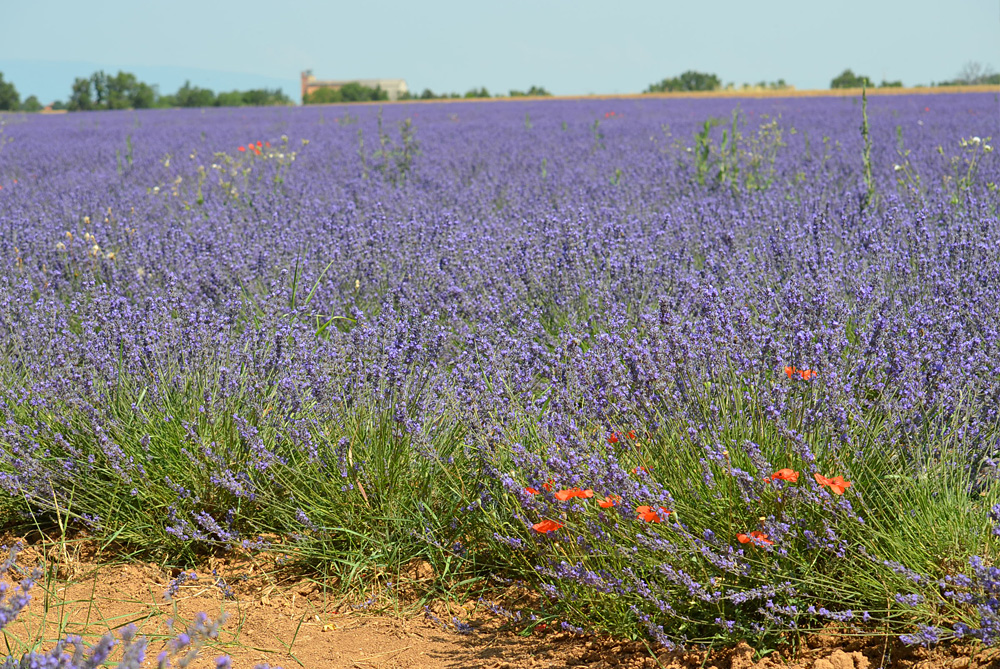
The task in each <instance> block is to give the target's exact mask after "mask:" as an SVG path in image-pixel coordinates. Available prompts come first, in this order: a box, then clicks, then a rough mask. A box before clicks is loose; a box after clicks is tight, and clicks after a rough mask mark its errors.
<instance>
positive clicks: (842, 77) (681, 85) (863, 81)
mask: <svg viewBox="0 0 1000 669" xmlns="http://www.w3.org/2000/svg"><path fill="white" fill-rule="evenodd" d="M979 84H1000V74H998V73H995V72H993V70H992V68H990V67H989V66H988V65H982V64H980V63H976V62H970V63H966V64H965V66H964V67H963V68H962V70H961V71H960V72H959V73H958V75H956V77H955V78H954V79H951V80H948V81H940V82H937V83H936V84H935V83H933V82H932V83H931V86H971V85H979ZM902 86H903V82H902V81H886V80H885V79H883V80H882V81H881V82H879V83H878V84H876V83H875V82H874V80H873V79H872V78H871V77H868V76H867V75H864V74H855V73H854V71H853V70H851V69H846V70H844V71H843V72H841V73H840V74H838V75H837V76H836V77H834V78H833V79H832V80H831V81H830V88H863V87H864V88H901V87H902ZM740 88H742V89H757V90H760V89H765V90H783V89H787V88H791V86H789V85H788V84H786V83H785V80H784V79H778V80H777V81H771V82H766V81H761V82H759V83H757V84H742V85H741V86H735V85H734V84H726V85H725V86H723V85H722V80H721V79H719V77H718V75H715V74H708V73H705V72H697V71H695V70H688V71H687V72H684V73H683V74H680V75H678V76H676V77H668V78H666V79H663V80H662V81H659V82H657V83H655V84H650V85H649V87H648V88H646V90H645V91H643V92H644V93H670V92H682V91H719V90H739V89H740Z"/></svg>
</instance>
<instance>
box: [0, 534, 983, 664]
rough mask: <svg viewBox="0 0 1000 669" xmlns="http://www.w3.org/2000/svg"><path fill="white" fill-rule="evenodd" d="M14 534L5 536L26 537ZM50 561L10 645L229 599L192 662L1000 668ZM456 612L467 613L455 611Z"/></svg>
mask: <svg viewBox="0 0 1000 669" xmlns="http://www.w3.org/2000/svg"><path fill="white" fill-rule="evenodd" d="M2 539H3V541H2V543H4V544H6V545H11V543H13V541H14V538H10V537H3V538H2ZM39 562H44V564H45V565H46V576H45V577H44V578H42V579H41V580H40V581H39V583H38V584H37V585H36V587H35V589H33V590H32V595H33V597H32V602H31V604H30V605H29V607H28V609H27V611H26V612H25V613H23V614H22V615H21V616H20V617H19V618H18V619H17V620H15V621H14V622H13V623H11V624H9V625H8V626H7V627H6V628H4V630H3V632H2V633H3V636H4V641H5V642H6V648H5V652H4V653H3V654H4V655H6V654H11V655H14V656H15V657H18V658H19V657H20V655H21V653H23V652H24V651H25V650H28V649H29V646H28V645H27V644H28V643H30V641H31V640H39V639H40V640H42V641H41V643H40V647H41V648H42V649H47V648H50V647H51V645H52V642H53V641H54V640H55V639H58V638H60V637H61V636H62V635H64V634H79V635H81V636H83V637H84V639H85V640H87V641H89V642H91V643H92V642H93V641H94V640H96V638H97V637H99V636H100V635H101V634H103V633H105V632H107V631H108V630H109V629H117V628H120V627H123V626H124V625H126V624H128V623H135V624H136V626H137V627H138V628H139V633H140V634H141V635H145V636H146V637H147V638H149V639H150V645H149V650H148V652H147V657H148V659H147V663H146V665H144V666H150V667H154V666H156V656H157V653H158V652H159V651H160V650H161V649H162V648H163V647H164V641H165V639H166V638H168V637H170V636H172V634H171V632H170V630H169V628H168V626H167V625H168V620H170V619H175V620H176V621H178V622H177V627H178V628H182V627H183V626H184V624H185V623H186V622H187V621H190V620H192V619H193V618H194V616H195V614H196V613H197V612H199V611H204V612H205V613H207V614H208V615H209V617H210V618H215V617H217V616H218V615H219V614H220V613H221V612H223V611H225V612H226V613H228V615H229V618H228V620H227V621H226V623H225V625H224V626H223V628H222V631H221V633H220V635H219V639H218V641H216V642H214V643H212V644H211V645H210V646H206V648H205V649H204V650H203V652H202V657H201V658H200V659H199V660H197V661H195V662H194V663H192V664H191V665H189V666H190V667H192V669H197V668H208V667H213V668H214V667H215V666H216V665H215V658H217V657H219V656H220V655H223V654H227V655H230V656H231V657H232V659H233V667H235V668H236V669H244V668H246V669H251V668H252V667H254V666H255V665H257V664H259V663H269V664H270V665H271V666H272V667H274V666H281V667H284V668H285V669H292V668H294V667H305V668H307V669H313V668H316V669H326V668H328V667H329V668H339V667H355V668H358V669H374V668H385V669H403V668H410V667H429V668H440V669H444V668H454V669H458V668H465V667H470V668H477V667H479V668H483V669H515V668H517V669H520V668H525V667H530V668H542V667H592V668H595V669H597V668H605V667H621V668H626V667H628V668H635V669H640V668H642V669H646V668H649V669H652V668H654V667H663V668H664V669H778V668H779V667H784V668H787V669H877V668H883V667H884V668H885V669H889V668H892V669H896V668H900V669H980V668H985V667H998V668H1000V650H983V649H981V648H974V647H954V646H950V647H944V648H936V649H933V650H925V649H921V648H917V649H910V648H905V647H904V646H902V645H901V644H899V643H898V642H897V641H895V640H892V639H870V638H865V639H856V640H850V639H845V638H844V637H835V636H823V635H817V636H815V637H812V638H810V639H808V640H807V643H806V644H805V645H804V646H803V647H800V648H799V650H798V653H797V654H795V655H792V654H791V653H789V652H788V651H781V650H778V651H775V652H772V653H770V654H767V655H766V656H765V657H763V658H758V657H757V654H756V653H755V651H754V649H753V648H751V647H750V646H748V645H746V644H740V645H738V646H737V647H735V648H729V649H724V650H718V651H714V652H711V653H705V652H682V653H666V652H660V653H657V654H656V655H654V654H651V652H650V651H649V650H648V649H647V647H646V646H645V645H644V644H642V643H637V642H630V641H622V640H616V639H610V638H603V637H597V636H589V635H577V634H572V633H567V632H562V631H559V630H548V629H545V630H536V631H534V632H533V633H531V634H530V635H528V636H521V635H518V634H517V633H516V632H515V631H513V630H510V629H508V627H507V626H505V624H504V623H505V622H506V621H505V620H504V619H503V618H502V617H501V616H498V615H497V614H495V613H493V612H492V611H491V610H490V607H489V606H488V605H487V604H485V603H483V602H478V601H468V602H454V601H452V602H443V601H439V602H435V603H434V604H433V605H431V606H429V607H428V609H427V610H425V609H423V608H422V607H417V608H413V607H410V608H408V609H405V610H404V609H399V608H393V607H392V606H391V604H388V605H387V604H386V603H385V602H384V601H382V600H388V599H390V598H385V597H379V596H377V593H376V596H375V597H372V598H370V599H369V600H368V601H360V602H359V601H357V600H353V601H348V600H345V599H339V598H337V597H336V596H334V595H332V594H330V593H328V592H326V591H325V590H324V588H323V587H322V586H321V585H320V584H318V583H316V582H314V581H310V580H303V579H301V578H293V577H291V576H290V575H282V573H281V570H280V569H275V566H274V564H273V563H272V564H270V565H268V564H264V563H263V562H262V561H260V560H259V559H258V558H255V557H253V556H249V555H247V556H242V557H230V558H227V559H225V560H210V561H209V563H208V564H206V565H205V568H204V569H202V570H200V571H198V572H197V574H198V578H197V579H196V580H187V581H185V582H183V583H181V584H178V585H177V587H176V591H175V593H174V594H173V596H172V598H171V599H170V600H169V601H168V600H166V599H165V597H164V593H165V592H166V591H167V589H168V588H169V587H170V586H171V583H172V582H176V580H177V577H178V576H180V571H179V570H170V571H166V570H163V569H161V568H160V567H159V566H157V565H153V564H136V563H132V564H122V563H117V564H115V563H109V562H108V561H107V560H101V559H97V556H96V553H95V551H94V546H93V545H91V544H88V543H86V542H81V543H75V544H70V545H59V544H54V545H49V546H48V547H46V546H44V545H39V544H35V545H28V547H27V548H26V549H25V550H24V551H23V552H22V554H21V555H20V557H19V558H18V564H19V566H22V567H27V566H29V565H31V566H33V565H35V564H38V563H39ZM428 569H429V565H413V568H412V573H410V574H409V577H410V579H409V582H410V583H419V582H421V581H422V580H426V579H429V578H432V577H433V574H432V573H427V570H428ZM213 570H214V571H215V574H214V575H213V573H212V572H213ZM187 573H190V572H187ZM220 577H221V579H222V581H219V580H218V579H219V578H220ZM387 606H388V608H387ZM456 620H457V621H458V622H459V623H462V624H461V625H456V624H455V622H454V621H456ZM465 625H467V626H468V627H464V626H465ZM459 627H462V629H461V630H460V629H459Z"/></svg>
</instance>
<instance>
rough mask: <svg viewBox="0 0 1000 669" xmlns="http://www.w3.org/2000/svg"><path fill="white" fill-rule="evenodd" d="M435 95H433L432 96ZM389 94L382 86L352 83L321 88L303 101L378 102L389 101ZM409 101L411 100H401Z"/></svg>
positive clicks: (307, 103)
mask: <svg viewBox="0 0 1000 669" xmlns="http://www.w3.org/2000/svg"><path fill="white" fill-rule="evenodd" d="M432 95H433V94H432ZM388 99H389V94H388V93H387V92H385V91H383V90H382V87H381V86H376V87H375V88H371V87H370V86H364V85H362V84H359V83H358V82H356V81H351V82H348V83H346V84H344V85H343V86H341V87H340V88H339V89H334V88H319V89H317V90H315V91H313V92H312V93H309V94H308V95H306V96H305V97H304V98H303V99H302V104H305V105H314V104H330V103H333V102H377V101H379V100H388ZM401 99H409V98H401Z"/></svg>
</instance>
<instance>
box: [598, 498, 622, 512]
mask: <svg viewBox="0 0 1000 669" xmlns="http://www.w3.org/2000/svg"><path fill="white" fill-rule="evenodd" d="M621 503H622V498H621V497H620V496H619V495H608V496H607V497H605V498H604V499H602V500H601V501H600V502H598V503H597V505H598V506H599V507H601V508H602V509H610V508H611V507H613V506H617V505H618V504H621Z"/></svg>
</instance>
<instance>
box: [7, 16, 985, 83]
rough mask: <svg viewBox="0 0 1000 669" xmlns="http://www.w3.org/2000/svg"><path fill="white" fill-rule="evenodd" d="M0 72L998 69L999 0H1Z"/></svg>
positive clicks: (200, 77)
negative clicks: (970, 64) (966, 66)
mask: <svg viewBox="0 0 1000 669" xmlns="http://www.w3.org/2000/svg"><path fill="white" fill-rule="evenodd" d="M0 35H2V37H0V72H3V73H4V75H5V79H6V80H8V81H13V82H14V84H15V85H16V86H17V88H18V91H19V92H20V93H21V96H22V98H23V97H26V96H27V95H30V94H35V95H37V96H38V97H39V98H40V99H41V100H42V102H49V101H51V100H53V99H57V98H58V99H63V100H65V99H66V98H67V97H68V95H69V90H70V85H71V83H72V80H73V77H74V76H85V75H89V74H90V73H91V72H93V71H94V70H96V69H105V70H108V71H111V72H115V71H117V70H119V69H122V70H126V71H130V72H134V73H136V74H137V75H139V77H140V78H141V79H143V80H145V81H147V82H149V83H151V84H159V86H160V90H161V92H172V91H174V90H176V89H177V87H178V86H179V85H180V84H182V83H183V81H184V80H185V79H191V81H192V83H194V84H197V85H201V86H207V87H210V88H213V89H216V90H226V89H233V88H248V87H257V86H267V87H272V88H273V87H275V86H281V87H282V88H284V90H285V92H286V93H288V94H289V95H291V96H292V97H293V98H294V99H296V100H298V92H299V84H298V75H299V72H300V70H303V69H307V68H312V69H313V70H314V72H315V73H316V75H317V76H318V77H320V78H330V79H349V78H366V77H384V78H403V79H406V81H407V84H408V85H409V86H410V88H411V89H415V90H417V91H420V90H422V89H424V88H431V89H432V90H434V91H436V92H442V91H456V92H465V91H466V90H468V89H470V88H473V87H479V86H486V87H487V88H488V89H489V90H490V92H492V93H496V92H507V91H508V90H509V89H511V88H518V89H525V88H528V87H529V86H531V85H532V84H537V85H542V86H545V87H546V88H547V89H549V90H550V91H551V92H552V93H555V94H559V95H572V94H586V93H630V92H640V91H641V90H642V89H644V88H645V87H646V86H648V85H649V84H650V83H652V82H654V81H659V80H660V79H663V78H664V77H667V76H674V75H676V74H679V73H681V72H683V71H684V70H688V69H695V70H700V71H703V72H712V73H716V74H718V75H719V77H720V78H721V79H722V80H723V81H724V82H729V81H732V82H735V83H737V84H738V83H742V82H744V81H746V82H755V81H760V80H775V79H778V78H784V79H785V80H786V81H787V82H789V83H790V84H793V85H794V86H796V87H798V88H827V87H828V86H829V83H830V79H832V78H833V77H834V76H836V75H837V74H839V73H840V72H841V71H842V70H843V69H844V68H846V67H850V68H852V69H853V70H854V71H855V72H857V73H863V74H867V75H869V76H870V77H872V78H873V79H875V80H876V81H877V80H880V79H882V78H883V77H884V78H887V79H901V80H903V82H904V83H906V84H908V85H914V84H920V83H929V82H931V81H941V80H944V79H950V78H952V77H954V76H955V75H956V74H957V73H958V71H959V70H960V69H961V67H962V66H963V64H965V63H966V62H967V61H979V62H981V63H984V64H989V65H991V66H992V67H993V68H995V69H1000V0H909V1H901V0H828V1H827V2H809V1H808V0H774V1H766V0H764V1H761V0H758V1H757V2H752V1H750V0H719V1H716V2H694V1H691V0H689V1H686V2H679V1H669V0H659V1H654V0H605V1H604V2H597V1H595V0H575V1H574V0H534V1H526V0H499V1H497V2H490V3H485V2H477V1H476V0H461V1H459V0H425V1H424V2H397V1H384V2H373V1H365V0H359V1H356V2H318V1H308V0H284V1H282V2H264V1H263V0H242V1H240V2H231V1H224V2H223V1H213V0H173V1H172V2H169V3H166V2H156V3H147V2H140V1H137V0H88V1H81V0H48V1H46V0H38V1H36V2H25V1H23V0H0Z"/></svg>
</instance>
